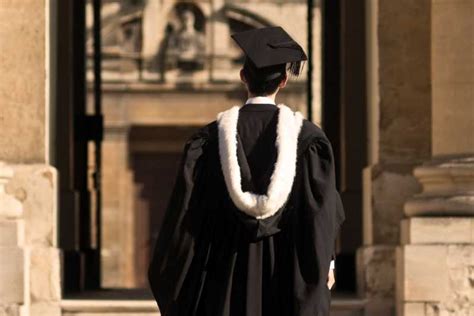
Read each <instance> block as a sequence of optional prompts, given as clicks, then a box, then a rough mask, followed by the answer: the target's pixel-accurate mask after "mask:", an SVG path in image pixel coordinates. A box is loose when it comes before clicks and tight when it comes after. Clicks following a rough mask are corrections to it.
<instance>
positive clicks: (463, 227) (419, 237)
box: [400, 217, 473, 244]
mask: <svg viewBox="0 0 474 316" xmlns="http://www.w3.org/2000/svg"><path fill="white" fill-rule="evenodd" d="M400 239H401V243H402V244H451V243H472V242H473V240H472V219H471V218H469V217H411V218H407V219H404V220H402V222H401V238H400Z"/></svg>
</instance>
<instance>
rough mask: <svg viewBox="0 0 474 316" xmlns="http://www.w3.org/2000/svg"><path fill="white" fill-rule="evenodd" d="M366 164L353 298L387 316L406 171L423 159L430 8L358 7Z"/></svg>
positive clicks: (409, 185)
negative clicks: (362, 24) (362, 22)
mask: <svg viewBox="0 0 474 316" xmlns="http://www.w3.org/2000/svg"><path fill="white" fill-rule="evenodd" d="M366 8H367V9H366V10H367V11H366V21H367V25H366V38H367V47H366V51H367V88H368V89H367V97H368V98H367V106H368V109H367V113H368V124H369V125H368V135H367V138H368V140H367V141H368V148H369V153H368V157H369V165H368V166H367V167H366V168H364V171H363V192H364V195H363V227H364V230H363V246H362V247H361V248H359V250H358V251H357V270H358V271H357V278H358V280H357V284H358V293H359V296H361V297H362V298H365V299H367V301H368V305H367V306H366V314H365V315H393V314H394V310H395V249H396V246H397V245H398V242H399V234H400V231H399V225H398V224H399V222H400V220H401V219H402V217H403V204H404V202H405V201H406V199H407V198H409V197H410V196H412V195H413V194H414V193H415V192H416V191H417V190H418V189H419V184H418V183H417V181H416V179H415V178H414V177H413V175H412V174H411V170H412V169H413V167H414V166H415V165H417V164H419V163H420V162H422V161H423V160H426V159H428V158H429V157H430V155H431V152H430V139H431V121H430V120H431V95H430V3H429V1H427V0H422V1H408V0H403V1H382V0H375V1H372V0H367V1H366Z"/></svg>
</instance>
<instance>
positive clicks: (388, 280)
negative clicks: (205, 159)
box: [0, 0, 474, 316]
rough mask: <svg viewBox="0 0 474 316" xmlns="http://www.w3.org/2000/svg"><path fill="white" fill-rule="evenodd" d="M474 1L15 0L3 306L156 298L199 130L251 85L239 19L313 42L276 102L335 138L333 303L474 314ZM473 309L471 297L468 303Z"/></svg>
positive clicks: (6, 120)
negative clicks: (338, 199)
mask: <svg viewBox="0 0 474 316" xmlns="http://www.w3.org/2000/svg"><path fill="white" fill-rule="evenodd" d="M473 17H474V1H473V0H402V1H389V0H307V1H305V0H287V1H283V0H261V1H258V0H207V1H205V0H195V1H172V0H102V1H100V0H74V1H73V0H18V1H17V0H15V1H13V0H3V1H0V26H1V27H0V131H1V135H0V162H1V163H0V315H8V316H11V315H15V316H17V315H22V316H58V315H71V316H72V315H77V316H79V315H82V316H85V315H95V316H99V315H104V316H105V315H122V316H126V315H129V316H131V315H134V316H136V315H158V311H157V309H156V304H155V302H154V301H153V300H152V298H151V296H150V292H149V290H148V289H147V280H146V270H147V266H148V262H149V258H150V252H151V250H152V249H153V245H154V242H155V239H156V237H157V234H158V232H159V229H160V225H161V221H162V217H163V214H164V211H165V207H166V204H167V201H168V198H169V195H170V192H171V189H172V184H173V182H174V179H175V176H176V171H177V166H178V163H179V160H180V156H181V152H182V150H183V146H184V141H185V140H186V138H187V137H188V136H190V135H191V134H192V133H193V132H194V131H195V130H196V129H197V128H199V127H200V126H203V125H205V124H207V123H208V122H210V121H212V120H214V119H215V118H216V114H217V113H218V112H220V111H222V110H225V109H227V108H229V107H231V106H232V105H235V104H242V102H243V101H244V100H245V99H246V95H245V91H244V88H243V85H242V84H241V82H240V80H239V74H238V73H239V70H240V67H241V65H242V61H243V56H242V53H241V52H240V50H239V49H238V47H237V46H236V45H235V44H234V43H233V41H232V40H231V38H230V34H232V33H234V32H237V31H242V30H247V29H252V28H258V27H263V26H272V25H281V26H282V27H283V28H284V29H285V30H287V31H288V33H290V34H291V35H292V37H294V38H295V39H296V40H297V41H298V42H299V43H301V44H302V46H303V48H304V49H305V51H307V52H308V55H309V57H310V58H309V60H308V61H307V62H306V64H305V68H304V69H305V71H304V74H303V75H302V76H300V77H299V78H293V80H292V81H291V83H290V84H289V85H288V86H287V87H286V88H285V89H284V90H283V91H282V92H281V94H279V99H278V100H277V101H278V102H282V103H286V104H287V105H289V106H290V107H292V108H293V109H295V110H299V111H301V112H302V113H304V115H305V116H306V117H307V118H309V119H311V120H312V121H313V122H314V123H316V124H318V125H319V126H321V127H322V128H323V129H324V131H325V132H326V134H327V135H328V137H329V138H330V140H331V143H332V145H333V148H334V153H335V158H336V162H337V166H336V173H337V184H338V189H339V191H340V192H341V196H342V199H343V202H344V206H345V210H346V217H347V219H346V222H345V224H344V226H343V228H342V230H341V234H340V236H339V237H338V241H337V251H338V254H337V259H336V280H337V285H336V288H335V289H333V290H332V313H331V315H336V316H349V315H350V316H353V315H354V316H355V315H367V316H385V315H400V316H401V315H405V316H410V315H413V316H418V315H420V316H421V315H422V316H428V315H430V316H431V315H443V316H446V315H449V316H458V315H459V316H472V311H473V310H474V218H473V215H474V98H473V91H474V19H473ZM470 313H471V314H470Z"/></svg>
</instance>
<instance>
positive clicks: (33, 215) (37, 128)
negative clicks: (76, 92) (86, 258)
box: [0, 0, 61, 316]
mask: <svg viewBox="0 0 474 316" xmlns="http://www.w3.org/2000/svg"><path fill="white" fill-rule="evenodd" d="M48 18H49V1H48V0H21V1H11V0H6V1H0V47H1V49H0V73H1V76H0V130H1V135H0V258H1V261H0V315H8V316H18V315H22V316H30V315H31V316H32V315H34V316H43V315H44V316H55V315H60V309H59V301H60V298H61V287H60V286H61V283H60V280H61V271H60V251H59V249H58V248H57V235H56V231H57V218H56V216H57V189H58V187H57V186H58V175H57V173H56V170H55V169H54V168H53V167H51V166H50V165H49V164H48V163H49V146H50V143H49V131H50V129H51V128H52V126H51V124H50V121H49V110H50V103H49V102H50V99H49V89H50V86H49V79H50V77H49V74H50V70H49V69H48V67H49V55H48V51H49V38H48V34H49V21H48ZM2 161H3V162H5V161H6V162H7V163H8V164H5V163H2Z"/></svg>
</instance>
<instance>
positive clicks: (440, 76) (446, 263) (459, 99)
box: [396, 0, 474, 316]
mask: <svg viewBox="0 0 474 316" xmlns="http://www.w3.org/2000/svg"><path fill="white" fill-rule="evenodd" d="M431 2H432V4H431V12H430V13H431V81H432V141H431V147H432V157H431V159H428V160H427V161H426V162H424V163H422V164H421V165H419V166H417V167H416V168H414V170H413V174H414V176H415V177H416V178H417V180H418V181H419V183H420V184H421V186H422V190H421V192H420V193H418V194H415V195H413V196H412V197H411V198H410V199H408V201H407V202H406V203H405V205H404V214H405V218H404V219H403V220H402V221H401V231H402V234H401V240H400V244H401V245H400V246H399V247H398V248H397V260H396V261H397V314H398V315H399V316H428V315H472V312H473V311H474V274H473V272H474V134H473V131H474V108H473V107H472V102H473V91H474V36H473V34H474V20H473V19H472V16H473V14H474V2H472V1H470V0H459V1H442V0H432V1H431Z"/></svg>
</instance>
